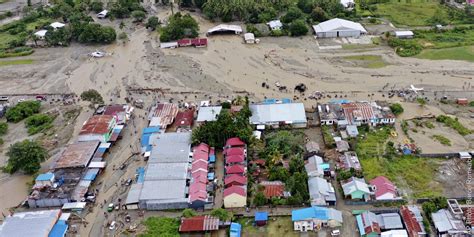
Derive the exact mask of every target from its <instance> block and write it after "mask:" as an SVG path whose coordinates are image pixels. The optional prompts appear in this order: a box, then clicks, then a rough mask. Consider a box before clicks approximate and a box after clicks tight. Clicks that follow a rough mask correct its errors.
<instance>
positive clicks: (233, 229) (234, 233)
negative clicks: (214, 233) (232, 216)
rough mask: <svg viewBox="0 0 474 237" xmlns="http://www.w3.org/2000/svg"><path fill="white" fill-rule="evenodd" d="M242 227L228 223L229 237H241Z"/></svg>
mask: <svg viewBox="0 0 474 237" xmlns="http://www.w3.org/2000/svg"><path fill="white" fill-rule="evenodd" d="M241 232H242V225H240V224H239V223H235V222H232V223H230V232H229V236H230V237H241Z"/></svg>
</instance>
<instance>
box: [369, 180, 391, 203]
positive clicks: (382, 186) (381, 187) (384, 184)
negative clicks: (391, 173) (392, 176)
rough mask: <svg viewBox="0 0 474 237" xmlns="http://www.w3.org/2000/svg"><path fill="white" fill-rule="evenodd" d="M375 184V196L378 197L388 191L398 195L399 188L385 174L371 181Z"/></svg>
mask: <svg viewBox="0 0 474 237" xmlns="http://www.w3.org/2000/svg"><path fill="white" fill-rule="evenodd" d="M369 183H370V184H371V185H373V186H375V187H376V189H375V197H376V198H378V197H380V196H382V195H384V194H386V193H391V194H393V195H394V196H396V195H397V188H396V187H395V185H394V184H393V183H392V182H391V181H390V180H389V179H388V178H387V177H385V176H378V177H376V178H375V179H372V180H371V181H370V182H369Z"/></svg>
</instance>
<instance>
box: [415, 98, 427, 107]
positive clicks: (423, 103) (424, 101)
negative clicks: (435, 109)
mask: <svg viewBox="0 0 474 237" xmlns="http://www.w3.org/2000/svg"><path fill="white" fill-rule="evenodd" d="M416 102H418V104H419V105H421V106H425V105H426V100H425V99H423V98H421V97H418V98H416Z"/></svg>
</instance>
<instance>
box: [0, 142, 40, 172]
mask: <svg viewBox="0 0 474 237" xmlns="http://www.w3.org/2000/svg"><path fill="white" fill-rule="evenodd" d="M7 156H8V162H7V165H6V166H5V168H4V170H5V171H6V172H8V173H11V174H13V173H15V172H17V171H23V172H25V173H26V174H34V173H36V172H37V171H38V170H39V169H40V168H41V162H43V161H45V160H46V158H47V157H48V153H47V152H46V149H44V148H43V147H42V146H41V145H40V144H39V143H37V142H36V141H30V140H23V141H22V142H17V143H15V144H13V145H11V146H10V147H9V148H8V151H7Z"/></svg>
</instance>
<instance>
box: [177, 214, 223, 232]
mask: <svg viewBox="0 0 474 237" xmlns="http://www.w3.org/2000/svg"><path fill="white" fill-rule="evenodd" d="M218 229H219V219H218V218H216V217H212V216H193V217H190V218H182V219H181V224H180V226H179V232H208V231H214V230H218Z"/></svg>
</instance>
